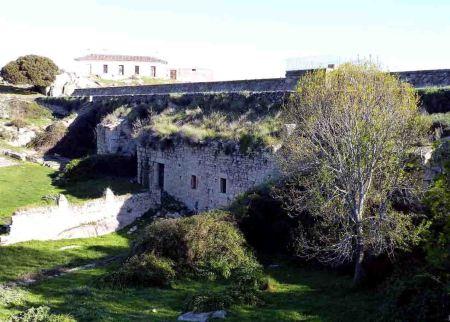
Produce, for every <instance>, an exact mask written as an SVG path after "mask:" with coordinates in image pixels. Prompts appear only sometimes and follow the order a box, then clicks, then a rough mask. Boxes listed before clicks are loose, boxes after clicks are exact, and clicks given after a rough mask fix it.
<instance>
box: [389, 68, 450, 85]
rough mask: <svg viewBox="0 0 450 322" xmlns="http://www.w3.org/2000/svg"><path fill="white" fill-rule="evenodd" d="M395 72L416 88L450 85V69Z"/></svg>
mask: <svg viewBox="0 0 450 322" xmlns="http://www.w3.org/2000/svg"><path fill="white" fill-rule="evenodd" d="M393 74H394V75H397V76H398V77H399V78H400V79H401V80H403V81H405V82H408V83H410V84H411V85H413V86H414V87H416V88H424V87H446V86H450V69H431V70H413V71H404V72H394V73H393Z"/></svg>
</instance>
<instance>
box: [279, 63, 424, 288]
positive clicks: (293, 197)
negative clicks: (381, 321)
mask: <svg viewBox="0 0 450 322" xmlns="http://www.w3.org/2000/svg"><path fill="white" fill-rule="evenodd" d="M417 101H418V99H417V96H416V94H415V91H414V89H413V88H412V87H411V86H410V85H409V84H406V83H402V82H401V81H400V80H399V79H397V78H396V77H394V76H391V75H389V74H388V73H384V72H381V71H379V70H378V69H377V68H376V67H374V66H372V65H368V64H361V65H351V64H346V65H342V66H341V67H339V68H338V69H336V70H334V71H332V72H329V73H325V72H316V73H311V74H309V75H307V76H305V77H304V78H303V79H301V80H300V82H299V86H298V90H297V92H296V93H295V94H294V95H293V96H292V99H291V100H290V102H289V104H287V106H286V109H285V111H284V123H285V124H287V126H286V127H287V128H289V129H290V130H289V132H290V133H289V135H286V137H285V139H284V145H283V148H282V149H280V152H279V156H280V158H279V159H280V164H281V166H282V169H283V170H284V171H285V173H286V174H287V175H288V176H289V177H290V178H291V181H290V182H291V183H290V184H289V185H288V187H287V188H286V189H284V190H283V191H284V192H283V193H281V195H280V197H281V198H282V200H283V202H284V203H285V206H286V209H287V210H288V211H289V212H290V214H291V215H295V214H297V215H299V214H302V213H303V214H304V213H309V214H310V215H311V216H312V217H313V222H314V223H315V226H314V227H315V228H314V229H316V231H315V232H314V231H312V230H309V231H307V230H308V229H304V228H305V227H303V229H302V227H301V229H300V230H299V235H298V239H297V247H298V251H299V254H300V255H301V256H305V257H314V258H315V259H318V260H320V261H322V262H326V263H331V264H335V265H338V264H341V263H343V262H350V261H354V263H355V271H354V283H355V284H358V283H360V282H361V281H362V279H363V276H364V272H363V266H362V264H363V260H364V258H365V256H366V255H368V254H380V253H388V254H392V253H393V250H394V249H396V248H398V247H405V248H406V247H407V246H408V245H409V242H411V241H417V239H415V238H414V236H416V235H415V234H414V225H413V223H412V219H411V216H410V215H409V214H405V213H403V212H399V211H395V209H394V208H393V203H392V200H393V199H394V198H393V197H394V196H395V195H396V194H398V193H399V192H402V193H411V190H412V189H414V188H415V187H416V186H417V184H416V183H417V182H415V180H416V181H419V180H420V178H418V176H411V175H409V174H408V172H407V171H406V170H405V166H406V165H407V162H408V158H409V157H410V155H411V153H412V151H413V149H414V148H415V147H416V146H417V143H420V141H421V140H422V139H425V134H426V124H424V122H423V121H422V120H423V119H422V118H421V117H420V114H419V110H418V106H417Z"/></svg>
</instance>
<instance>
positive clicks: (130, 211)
mask: <svg viewBox="0 0 450 322" xmlns="http://www.w3.org/2000/svg"><path fill="white" fill-rule="evenodd" d="M111 193H112V192H111ZM152 206H153V204H152V202H151V198H149V195H148V193H139V194H134V195H125V196H114V195H109V197H108V198H99V199H95V200H92V201H88V202H86V203H84V204H82V205H71V204H70V203H68V202H67V199H66V198H65V197H64V196H60V197H59V199H58V205H57V206H47V207H38V208H31V209H26V210H22V211H17V212H16V213H14V215H13V216H12V224H11V226H10V232H9V235H6V236H2V237H1V240H0V242H1V244H13V243H17V242H22V241H28V240H57V239H69V238H86V237H96V236H101V235H105V234H108V233H111V232H114V231H117V230H119V229H121V228H123V227H125V226H127V225H129V224H131V223H132V222H133V221H134V220H136V219H137V218H139V217H141V216H142V215H143V214H144V213H145V212H147V211H148V210H149V209H150V208H151V207H152Z"/></svg>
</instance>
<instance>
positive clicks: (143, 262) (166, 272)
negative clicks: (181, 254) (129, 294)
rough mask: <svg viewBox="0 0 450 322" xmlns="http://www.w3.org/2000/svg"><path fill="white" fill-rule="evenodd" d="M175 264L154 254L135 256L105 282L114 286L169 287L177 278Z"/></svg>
mask: <svg viewBox="0 0 450 322" xmlns="http://www.w3.org/2000/svg"><path fill="white" fill-rule="evenodd" d="M173 266H174V265H173V262H172V261H171V260H169V259H166V258H159V257H157V256H155V254H153V253H149V254H147V253H144V254H140V255H134V256H132V257H130V258H129V259H127V261H126V262H125V263H124V264H123V265H122V267H120V269H119V270H117V271H115V272H113V273H111V274H109V275H108V276H107V277H106V279H105V281H106V282H109V283H113V284H114V286H116V287H119V288H125V287H127V286H157V287H167V286H169V285H170V282H171V281H172V280H173V279H174V278H175V276H176V273H175V270H174V268H173Z"/></svg>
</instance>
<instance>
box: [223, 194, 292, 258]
mask: <svg viewBox="0 0 450 322" xmlns="http://www.w3.org/2000/svg"><path fill="white" fill-rule="evenodd" d="M273 187H274V186H273V185H264V186H260V187H257V188H255V189H253V190H251V191H248V192H247V193H245V194H243V195H241V196H240V197H239V198H238V199H237V200H235V202H234V203H233V204H232V206H231V209H230V211H231V212H232V213H233V215H234V216H235V218H236V220H237V222H238V225H239V228H240V229H241V231H242V232H243V233H244V235H245V239H246V240H247V242H248V243H249V244H250V245H251V246H252V247H253V248H255V249H256V250H257V251H258V252H261V253H266V254H269V253H272V254H280V253H286V251H288V250H289V246H290V244H291V243H292V239H291V237H292V234H293V231H294V228H295V227H296V226H297V225H298V224H297V220H296V219H295V218H292V217H289V216H288V215H287V214H286V211H285V210H284V209H283V207H282V204H281V202H280V200H279V199H276V198H275V197H274V196H273V193H272V189H273ZM267 236H270V238H267Z"/></svg>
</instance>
